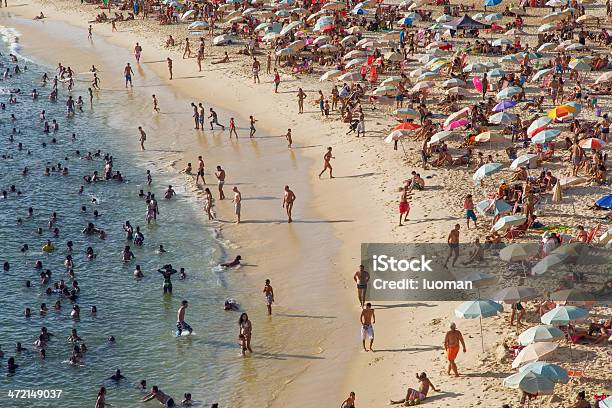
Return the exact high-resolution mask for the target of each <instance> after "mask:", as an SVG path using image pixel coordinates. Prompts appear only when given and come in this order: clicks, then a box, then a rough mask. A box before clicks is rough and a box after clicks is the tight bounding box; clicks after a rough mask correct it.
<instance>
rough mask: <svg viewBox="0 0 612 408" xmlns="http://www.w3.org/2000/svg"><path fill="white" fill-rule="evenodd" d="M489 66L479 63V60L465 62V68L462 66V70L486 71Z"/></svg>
mask: <svg viewBox="0 0 612 408" xmlns="http://www.w3.org/2000/svg"><path fill="white" fill-rule="evenodd" d="M488 69H489V67H487V66H486V65H485V64H481V63H480V62H474V63H471V64H467V65H466V66H465V68H463V72H487V71H488Z"/></svg>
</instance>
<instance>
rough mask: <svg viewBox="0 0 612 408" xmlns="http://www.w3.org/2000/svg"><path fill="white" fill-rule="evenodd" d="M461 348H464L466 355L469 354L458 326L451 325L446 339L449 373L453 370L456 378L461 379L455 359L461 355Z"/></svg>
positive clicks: (445, 346) (445, 347) (445, 348)
mask: <svg viewBox="0 0 612 408" xmlns="http://www.w3.org/2000/svg"><path fill="white" fill-rule="evenodd" d="M459 346H461V347H463V352H464V353H466V352H467V349H466V348H465V342H464V341H463V335H462V334H461V332H460V331H459V330H457V325H456V324H455V323H451V324H450V330H449V331H448V332H446V336H445V337H444V350H446V357H447V358H448V371H447V373H448V375H450V373H451V370H452V371H453V373H455V377H459V372H458V371H457V364H455V359H456V358H457V354H459Z"/></svg>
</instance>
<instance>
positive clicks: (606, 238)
mask: <svg viewBox="0 0 612 408" xmlns="http://www.w3.org/2000/svg"><path fill="white" fill-rule="evenodd" d="M598 240H599V243H600V244H603V245H605V244H608V243H609V242H611V241H612V228H609V229H608V230H607V231H606V232H604V233H603V234H601V235H600V236H599V238H598ZM611 408H612V407H611Z"/></svg>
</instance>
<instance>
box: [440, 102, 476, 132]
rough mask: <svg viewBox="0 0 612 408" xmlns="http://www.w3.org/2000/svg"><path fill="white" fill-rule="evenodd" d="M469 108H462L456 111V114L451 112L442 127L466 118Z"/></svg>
mask: <svg viewBox="0 0 612 408" xmlns="http://www.w3.org/2000/svg"><path fill="white" fill-rule="evenodd" d="M470 111H471V109H470V107H469V106H466V107H465V108H462V109H460V110H458V111H457V112H453V113H451V114H450V115H449V116H448V117H447V118H446V119H445V120H444V127H445V128H446V127H447V126H449V125H450V124H451V123H452V122H454V121H456V120H458V119H461V118H465V117H467V116H469V114H470Z"/></svg>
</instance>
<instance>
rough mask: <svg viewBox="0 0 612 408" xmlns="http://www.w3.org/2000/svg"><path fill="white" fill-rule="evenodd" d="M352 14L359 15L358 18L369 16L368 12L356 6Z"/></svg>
mask: <svg viewBox="0 0 612 408" xmlns="http://www.w3.org/2000/svg"><path fill="white" fill-rule="evenodd" d="M351 14H355V15H358V16H363V15H365V14H368V10H366V9H364V8H363V7H361V6H355V8H353V9H352V10H351Z"/></svg>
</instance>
